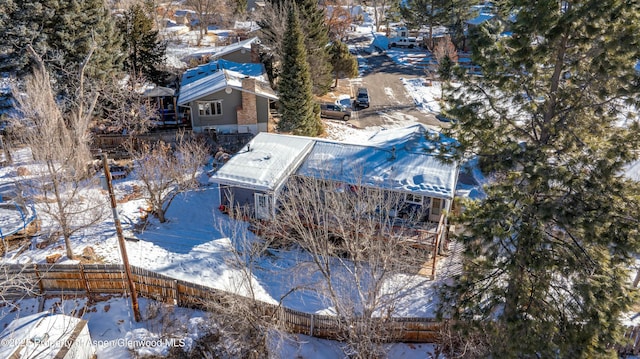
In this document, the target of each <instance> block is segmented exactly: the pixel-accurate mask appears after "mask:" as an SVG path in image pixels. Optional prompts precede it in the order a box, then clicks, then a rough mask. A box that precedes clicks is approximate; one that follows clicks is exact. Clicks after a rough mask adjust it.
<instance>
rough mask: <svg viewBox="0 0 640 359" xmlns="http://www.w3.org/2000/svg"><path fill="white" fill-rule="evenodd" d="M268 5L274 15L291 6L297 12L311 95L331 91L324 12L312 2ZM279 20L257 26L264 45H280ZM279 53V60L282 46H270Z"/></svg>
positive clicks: (282, 1) (286, 1)
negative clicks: (307, 66) (310, 84)
mask: <svg viewBox="0 0 640 359" xmlns="http://www.w3.org/2000/svg"><path fill="white" fill-rule="evenodd" d="M270 5H271V6H273V7H274V8H275V9H277V11H276V13H282V12H283V11H282V10H283V9H285V10H286V9H289V8H290V7H292V6H297V8H298V16H299V19H298V21H299V22H300V27H301V29H302V34H303V39H304V43H305V47H306V49H307V54H306V55H307V62H309V68H310V73H311V81H313V93H314V94H316V95H324V94H326V93H327V91H329V89H330V88H331V83H332V79H333V76H332V68H331V55H330V46H329V27H328V26H327V23H326V16H325V11H324V9H323V8H321V7H320V6H319V5H318V2H317V1H314V0H270ZM281 21H282V20H281V19H280V18H267V19H262V20H260V21H259V22H258V24H259V25H260V27H261V31H262V34H263V36H262V37H261V38H263V39H264V41H265V42H266V43H268V44H274V43H275V44H281V43H283V42H284V41H285V40H284V37H283V36H282V33H281V32H280V31H281V27H280V26H279V23H280V22H281ZM274 47H275V48H278V49H283V51H281V52H282V53H280V54H279V56H280V57H281V58H282V57H284V45H283V46H274Z"/></svg>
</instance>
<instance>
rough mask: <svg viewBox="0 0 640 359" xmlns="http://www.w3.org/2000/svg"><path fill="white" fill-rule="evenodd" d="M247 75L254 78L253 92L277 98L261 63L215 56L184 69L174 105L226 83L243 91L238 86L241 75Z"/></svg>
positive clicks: (218, 88) (192, 99) (240, 82)
mask: <svg viewBox="0 0 640 359" xmlns="http://www.w3.org/2000/svg"><path fill="white" fill-rule="evenodd" d="M247 77H250V78H253V79H255V80H256V89H255V94H256V95H257V96H260V97H266V98H269V99H273V100H276V99H278V96H277V95H276V94H275V92H274V91H273V89H272V88H271V86H269V84H268V83H267V82H266V81H265V79H264V66H263V65H262V64H254V63H244V64H241V63H236V62H232V61H227V60H217V61H212V62H209V63H207V64H204V65H200V66H198V67H195V68H192V69H189V70H187V71H185V73H184V75H183V76H182V83H181V85H180V94H179V96H178V105H185V104H188V103H189V102H191V101H194V100H197V99H199V98H202V97H204V96H207V95H210V94H213V93H216V92H218V91H222V90H224V89H225V88H227V87H230V88H233V89H236V90H238V91H246V90H244V89H243V88H242V79H244V78H247Z"/></svg>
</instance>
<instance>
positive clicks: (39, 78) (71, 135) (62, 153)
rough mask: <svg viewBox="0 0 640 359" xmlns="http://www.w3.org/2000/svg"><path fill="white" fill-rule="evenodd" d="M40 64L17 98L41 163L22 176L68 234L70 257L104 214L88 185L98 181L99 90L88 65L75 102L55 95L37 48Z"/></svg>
mask: <svg viewBox="0 0 640 359" xmlns="http://www.w3.org/2000/svg"><path fill="white" fill-rule="evenodd" d="M31 52H32V55H33V57H34V59H35V60H36V63H37V67H36V68H35V69H34V73H33V75H31V76H29V77H28V78H27V79H26V81H25V84H24V89H23V90H24V91H20V90H19V89H15V90H14V93H19V94H20V95H19V96H16V100H17V102H18V105H19V109H20V111H21V114H22V116H23V117H21V118H19V119H14V121H15V122H16V123H20V124H21V125H23V127H22V128H23V129H22V131H20V133H19V139H20V141H22V143H23V144H24V145H26V146H28V147H29V148H30V149H31V151H32V153H33V156H34V159H35V160H36V162H37V163H38V164H40V165H39V166H35V167H33V170H32V171H33V172H32V175H33V177H32V178H31V179H29V180H28V181H21V182H19V185H20V186H21V187H22V188H21V189H22V193H23V194H24V195H27V196H30V197H31V198H32V199H33V198H35V199H36V200H38V210H39V212H40V213H41V214H44V215H47V216H49V217H51V219H52V220H53V222H54V223H56V224H57V226H58V230H59V231H60V232H61V234H62V236H63V237H64V242H65V247H66V251H67V257H68V258H69V259H73V251H72V247H71V236H72V235H74V234H75V233H77V232H78V231H80V230H83V229H85V228H87V227H89V226H92V225H94V224H96V223H98V222H100V221H102V219H103V218H104V216H105V214H106V211H105V208H106V206H105V205H104V201H96V199H95V197H96V196H88V195H87V192H86V190H87V189H89V188H90V187H92V186H93V185H94V184H95V181H92V180H91V179H90V178H89V177H88V175H89V173H88V171H87V170H88V168H87V164H88V163H89V161H90V159H91V153H90V150H89V141H90V134H89V124H90V122H91V119H92V116H93V112H94V110H95V107H96V103H97V100H98V93H97V92H96V91H94V88H92V87H90V86H87V84H86V82H85V77H84V70H85V65H86V64H87V63H88V61H89V59H90V58H91V55H92V53H93V51H90V52H89V54H88V55H87V56H86V58H85V61H84V62H83V63H82V65H81V67H80V69H79V70H78V74H77V77H76V89H75V95H74V96H72V100H69V101H70V103H61V102H58V101H56V99H55V98H54V92H53V90H52V88H51V81H50V79H49V74H48V72H47V71H46V69H45V67H44V62H43V61H42V59H41V58H40V57H39V56H38V55H37V54H36V53H35V51H33V49H31Z"/></svg>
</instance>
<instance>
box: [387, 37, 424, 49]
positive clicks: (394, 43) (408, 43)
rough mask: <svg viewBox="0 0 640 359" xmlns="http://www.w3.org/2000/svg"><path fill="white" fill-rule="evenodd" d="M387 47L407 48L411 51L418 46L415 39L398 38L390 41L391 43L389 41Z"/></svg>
mask: <svg viewBox="0 0 640 359" xmlns="http://www.w3.org/2000/svg"><path fill="white" fill-rule="evenodd" d="M389 45H390V46H391V47H408V48H410V49H413V48H414V47H416V46H418V41H417V40H416V38H415V37H398V38H395V39H391V41H389Z"/></svg>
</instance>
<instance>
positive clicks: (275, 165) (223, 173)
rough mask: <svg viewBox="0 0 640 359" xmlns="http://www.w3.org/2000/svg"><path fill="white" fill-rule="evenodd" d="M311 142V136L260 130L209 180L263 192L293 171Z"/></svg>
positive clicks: (273, 187) (271, 188) (273, 188)
mask: <svg viewBox="0 0 640 359" xmlns="http://www.w3.org/2000/svg"><path fill="white" fill-rule="evenodd" d="M312 145H313V139H312V138H308V137H300V136H287V135H278V134H273V133H266V132H261V133H259V134H257V135H256V137H254V138H253V140H251V142H249V143H248V144H247V145H246V146H245V147H243V148H242V149H241V150H240V151H238V153H236V154H235V155H233V157H231V158H230V159H229V161H227V163H225V164H224V166H222V167H221V168H220V169H219V170H218V171H217V172H215V173H214V174H213V176H212V177H211V178H210V181H211V182H214V183H220V184H227V185H234V186H240V187H244V188H252V189H255V190H260V191H265V192H266V191H272V190H275V189H276V188H277V187H278V186H280V184H281V183H282V182H283V181H284V180H285V179H286V178H287V177H288V176H289V175H290V174H291V173H293V171H295V169H296V168H297V166H298V165H299V163H300V161H301V160H302V158H303V157H304V155H305V154H306V153H308V151H309V149H310V148H311V146H312Z"/></svg>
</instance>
